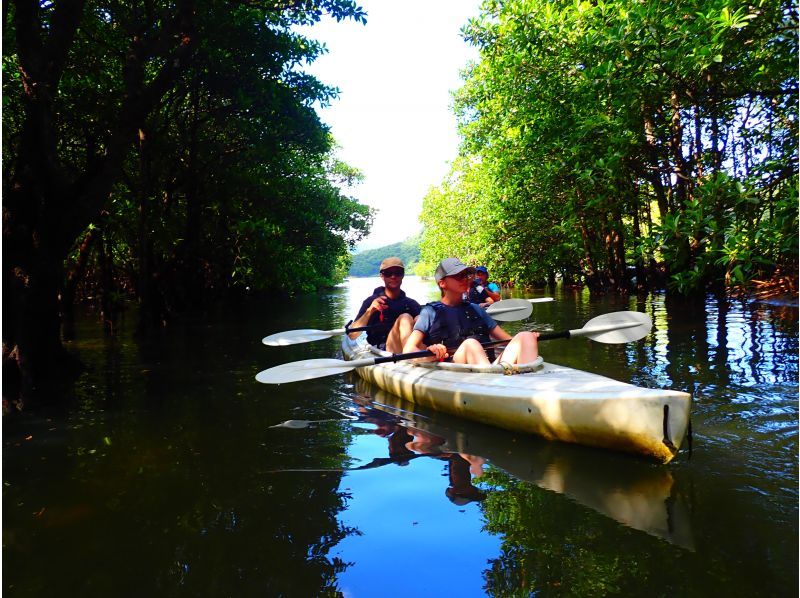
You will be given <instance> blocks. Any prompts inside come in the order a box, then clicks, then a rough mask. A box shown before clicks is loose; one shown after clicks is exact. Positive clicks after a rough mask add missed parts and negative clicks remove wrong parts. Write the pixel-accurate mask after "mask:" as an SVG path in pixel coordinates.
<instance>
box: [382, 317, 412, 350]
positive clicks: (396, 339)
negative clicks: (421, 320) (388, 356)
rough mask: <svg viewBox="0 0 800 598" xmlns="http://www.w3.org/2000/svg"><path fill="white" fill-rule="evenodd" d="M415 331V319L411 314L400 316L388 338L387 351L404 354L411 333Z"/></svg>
mask: <svg viewBox="0 0 800 598" xmlns="http://www.w3.org/2000/svg"><path fill="white" fill-rule="evenodd" d="M412 330H414V318H412V317H411V314H400V316H399V317H398V318H397V320H395V323H394V326H392V329H391V330H390V331H389V336H387V337H386V350H387V351H389V352H390V353H402V352H403V345H405V344H406V341H407V340H408V337H409V336H411V331H412Z"/></svg>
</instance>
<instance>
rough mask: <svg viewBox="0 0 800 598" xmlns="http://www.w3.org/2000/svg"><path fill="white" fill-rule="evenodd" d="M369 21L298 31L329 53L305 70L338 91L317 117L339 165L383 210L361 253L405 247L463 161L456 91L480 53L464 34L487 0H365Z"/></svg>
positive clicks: (364, 198)
mask: <svg viewBox="0 0 800 598" xmlns="http://www.w3.org/2000/svg"><path fill="white" fill-rule="evenodd" d="M359 4H360V5H361V6H363V7H364V9H365V10H366V11H367V13H368V16H367V24H366V25H361V24H359V23H354V22H352V21H343V22H341V23H337V22H336V21H334V20H332V19H325V20H323V21H322V22H321V23H319V24H317V25H315V26H313V27H310V28H302V29H301V30H300V31H301V32H302V33H303V34H304V35H306V36H307V37H310V38H312V39H316V40H319V41H322V42H324V43H325V44H326V45H327V47H328V54H325V55H323V56H322V57H320V58H319V59H318V60H317V61H316V62H314V63H312V64H311V65H309V66H308V67H307V68H306V69H304V70H306V71H307V72H309V73H311V74H313V75H315V76H316V77H317V78H318V79H320V80H321V81H322V82H323V83H326V84H328V85H333V86H335V87H338V88H339V89H340V91H341V93H340V95H339V98H338V99H337V100H336V101H334V102H333V104H332V105H331V106H330V107H328V108H326V109H324V110H322V111H321V113H320V115H321V118H322V120H323V121H324V122H326V123H327V124H328V125H329V126H330V127H331V130H332V132H333V135H334V137H335V138H336V140H337V142H338V143H339V145H340V146H341V149H340V151H339V154H338V155H339V158H340V159H341V160H343V161H344V162H346V163H347V164H349V165H351V166H354V167H355V168H358V169H359V170H360V171H361V172H362V173H364V175H365V181H364V183H362V184H361V185H359V186H358V187H356V188H355V189H354V190H352V194H353V195H355V196H356V197H357V198H358V199H359V200H360V201H361V202H362V203H365V204H367V205H369V206H372V207H374V208H377V210H378V211H377V214H376V216H375V222H374V224H373V227H372V233H371V234H370V236H369V237H368V238H367V239H365V240H364V241H362V242H361V243H360V244H359V249H371V248H374V247H380V246H381V245H387V244H389V243H395V242H397V241H402V240H404V239H406V238H408V237H410V236H412V235H413V234H415V233H416V232H418V231H419V230H420V228H421V225H420V223H419V214H420V211H421V209H422V198H423V197H424V196H425V194H426V193H427V192H428V189H429V188H430V187H431V186H436V185H439V184H440V183H441V182H442V180H443V179H444V176H445V175H446V174H447V172H448V170H449V163H450V162H451V161H452V160H453V159H454V158H455V157H456V153H457V149H458V136H457V133H456V122H455V116H454V115H453V113H452V112H451V110H450V106H451V102H452V100H451V95H450V91H451V90H455V89H457V88H458V87H460V86H461V78H460V75H459V73H460V71H461V69H462V68H464V67H465V66H466V65H467V62H468V61H469V60H475V59H477V51H476V50H475V49H474V48H472V47H471V46H469V45H467V44H466V42H464V41H463V40H462V39H461V36H460V29H461V27H462V26H463V25H464V24H466V22H467V20H468V19H469V18H470V17H474V16H477V15H478V13H479V7H480V0H403V1H402V2H401V1H399V0H361V1H360V2H359Z"/></svg>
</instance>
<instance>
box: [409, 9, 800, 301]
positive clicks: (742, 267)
mask: <svg viewBox="0 0 800 598" xmlns="http://www.w3.org/2000/svg"><path fill="white" fill-rule="evenodd" d="M796 24H797V10H796V6H795V5H792V6H789V5H785V4H784V3H781V2H778V1H777V0H766V1H765V2H761V3H759V4H758V5H757V6H754V5H739V4H735V3H734V4H730V3H728V4H726V3H722V4H721V3H719V2H718V1H716V0H685V1H681V2H678V3H677V4H675V3H673V4H670V5H665V4H663V3H658V2H651V1H645V2H636V3H630V2H624V1H622V2H596V3H595V2H592V3H589V2H566V1H563V2H549V1H548V2H545V1H543V0H533V1H530V0H528V1H525V2H511V1H509V2H500V1H490V2H486V3H484V5H483V8H482V13H481V15H480V16H478V17H476V18H474V19H472V20H471V21H470V22H469V24H468V25H467V26H466V27H465V28H464V29H463V32H464V35H465V38H466V39H467V40H468V41H470V42H471V43H473V44H474V45H476V46H478V48H479V49H480V52H481V54H480V60H479V61H478V62H477V63H475V64H473V65H471V66H470V67H469V68H468V69H467V71H466V73H465V82H464V85H463V87H462V88H461V89H460V90H458V92H456V94H455V110H456V114H457V116H458V119H459V127H460V134H461V137H462V146H461V157H460V158H459V160H457V161H456V162H455V163H454V166H453V170H452V172H451V174H450V176H449V177H448V179H447V180H445V181H444V182H443V183H442V184H441V185H440V186H439V187H438V188H437V189H435V190H432V191H431V192H430V193H429V194H428V196H427V198H426V201H425V205H424V207H423V216H422V219H423V222H424V224H425V232H424V237H423V242H422V248H421V249H422V261H423V263H425V264H426V265H430V263H433V262H435V261H436V259H437V258H439V257H442V256H444V255H451V254H455V255H460V256H461V257H462V258H465V259H477V260H479V261H485V262H487V263H488V264H489V265H490V266H491V267H492V268H493V273H494V272H497V273H501V275H502V276H503V277H504V278H508V279H509V280H515V281H518V282H522V283H531V282H538V281H540V280H542V279H544V278H552V277H554V276H556V275H559V274H560V275H561V276H564V277H565V279H570V278H573V277H574V276H577V275H578V274H580V275H582V276H583V278H584V279H585V280H586V281H587V282H588V283H589V285H590V287H591V288H592V289H593V290H599V291H605V290H610V289H612V290H613V289H619V288H622V287H623V286H624V274H625V270H626V266H627V265H628V263H629V261H630V260H634V261H635V262H638V263H639V265H641V266H643V267H650V266H653V265H655V264H657V263H658V262H661V263H663V264H664V266H665V267H666V269H667V270H668V273H669V274H670V275H671V276H672V278H671V284H672V286H673V288H675V289H676V290H679V291H681V292H693V291H695V290H702V289H703V288H704V286H705V285H706V284H707V283H709V282H714V281H725V280H727V281H729V282H733V281H746V280H748V279H749V278H751V277H753V276H756V275H764V274H767V275H768V274H769V272H770V271H772V270H774V269H775V268H776V267H779V266H780V267H788V268H791V269H794V270H796V264H797V254H796V251H794V250H793V249H791V247H793V246H792V239H793V238H795V232H793V229H791V227H790V226H785V225H786V224H788V223H790V222H793V221H794V222H796V214H797V206H796V203H795V205H794V207H793V208H788V206H787V208H788V210H789V213H786V210H785V209H782V208H781V207H780V206H781V205H782V203H781V202H782V200H781V198H783V197H785V196H786V195H787V194H789V193H791V192H792V190H793V189H796V187H797V155H798V153H797V104H796V102H795V100H794V97H795V95H796V92H797V74H796V61H797V40H796V39H795V36H792V35H791V34H790V33H789V32H790V31H792V30H794V29H795V28H796ZM745 190H746V191H745ZM780 214H783V215H782V216H779V215H780ZM474 223H480V225H481V226H480V227H476V226H474ZM756 229H758V230H761V231H762V232H761V234H760V236H761V237H764V236H765V235H766V236H767V237H769V234H768V233H767V231H768V230H772V231H780V232H777V233H776V235H777V236H775V237H774V238H771V243H770V244H769V245H768V246H767V245H764V244H753V245H751V246H747V247H749V248H748V249H746V248H745V247H744V246H743V245H742V243H743V242H745V241H743V239H744V238H745V237H747V236H748V235H754V234H755V230H756ZM750 238H752V237H750ZM723 258H724V259H723ZM578 270H580V271H578Z"/></svg>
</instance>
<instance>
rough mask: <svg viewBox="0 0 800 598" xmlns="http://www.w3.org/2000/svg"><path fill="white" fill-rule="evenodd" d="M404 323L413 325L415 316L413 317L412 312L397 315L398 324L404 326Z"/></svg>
mask: <svg viewBox="0 0 800 598" xmlns="http://www.w3.org/2000/svg"><path fill="white" fill-rule="evenodd" d="M403 324H408V325H412V324H414V318H413V317H411V314H400V315H399V316H397V322H396V324H395V325H396V326H402V325H403Z"/></svg>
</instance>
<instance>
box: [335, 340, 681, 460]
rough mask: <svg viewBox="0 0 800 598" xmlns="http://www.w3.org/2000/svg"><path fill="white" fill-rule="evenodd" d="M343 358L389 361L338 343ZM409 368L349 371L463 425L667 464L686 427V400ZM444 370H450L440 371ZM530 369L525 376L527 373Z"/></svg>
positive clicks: (544, 376) (536, 370)
mask: <svg viewBox="0 0 800 598" xmlns="http://www.w3.org/2000/svg"><path fill="white" fill-rule="evenodd" d="M342 352H343V353H344V357H345V359H348V360H352V359H359V358H363V357H369V356H373V357H374V356H376V354H377V355H388V354H387V353H383V352H379V351H377V350H376V349H374V348H373V347H369V346H366V345H364V344H360V343H354V342H353V341H350V340H349V339H347V337H345V340H344V341H343V343H342ZM443 365H444V367H436V366H435V365H432V364H427V365H425V366H422V365H416V364H413V363H410V362H408V361H400V362H397V363H385V364H380V365H373V366H367V367H360V368H356V370H355V371H356V372H357V373H358V375H359V376H361V377H362V378H363V379H365V380H367V381H368V382H371V383H373V384H375V385H377V386H378V387H380V388H382V389H383V390H385V391H387V392H390V393H392V394H395V395H397V396H399V397H402V398H404V399H406V400H407V401H410V402H412V403H416V404H419V405H424V406H426V407H430V408H431V409H435V410H437V411H442V412H444V413H450V414H452V415H456V416H459V417H463V418H466V419H470V420H474V421H478V422H481V423H485V424H490V425H493V426H497V427H499V428H503V429H506V430H512V431H515V432H524V433H528V434H536V435H538V436H542V437H544V438H547V439H549V440H560V441H563V442H572V443H576V444H582V445H587V446H596V447H601V448H606V449H611V450H617V451H624V452H628V453H635V454H639V455H645V456H648V457H651V458H654V459H656V460H658V461H661V462H663V463H668V462H669V461H671V460H672V459H673V457H674V456H675V455H676V454H677V452H678V450H679V449H680V446H681V444H682V442H683V440H684V438H685V436H686V433H687V430H688V426H689V414H690V409H691V395H689V394H688V393H685V392H680V391H674V390H662V389H650V388H641V387H638V386H634V385H632V384H626V383H624V382H619V381H617V380H612V379H611V378H606V377H604V376H599V375H597V374H590V373H588V372H584V371H581V370H576V369H573V368H568V367H564V366H559V365H554V364H550V363H545V362H543V361H540V362H538V363H535V364H532V366H531V367H527V368H526V367H522V366H521V369H522V370H523V371H524V370H529V371H525V373H519V374H515V375H503V373H502V370H501V369H500V368H499V367H498V366H495V367H494V368H492V369H494V370H499V373H498V372H497V371H495V372H491V373H488V372H472V371H466V370H464V371H458V368H453V367H452V366H453V364H443ZM448 365H449V366H450V368H451V369H447V367H448ZM530 370H532V371H530Z"/></svg>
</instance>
